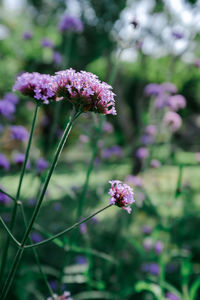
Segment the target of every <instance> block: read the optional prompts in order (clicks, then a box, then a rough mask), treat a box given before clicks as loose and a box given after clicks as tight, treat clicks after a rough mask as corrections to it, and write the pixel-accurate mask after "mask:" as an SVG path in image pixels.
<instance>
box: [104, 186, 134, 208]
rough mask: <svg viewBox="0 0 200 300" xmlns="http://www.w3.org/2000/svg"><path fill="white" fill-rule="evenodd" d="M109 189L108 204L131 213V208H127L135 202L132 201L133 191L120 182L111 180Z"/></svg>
mask: <svg viewBox="0 0 200 300" xmlns="http://www.w3.org/2000/svg"><path fill="white" fill-rule="evenodd" d="M109 183H110V184H111V188H110V190H109V193H108V194H109V195H110V196H111V198H110V199H109V200H110V204H114V205H117V206H118V207H121V208H122V209H124V210H127V212H128V213H129V214H130V213H131V207H130V206H129V205H130V204H132V203H133V202H135V200H134V199H133V195H134V193H133V189H132V188H131V187H130V186H128V185H127V184H125V183H122V182H121V181H120V180H111V181H109Z"/></svg>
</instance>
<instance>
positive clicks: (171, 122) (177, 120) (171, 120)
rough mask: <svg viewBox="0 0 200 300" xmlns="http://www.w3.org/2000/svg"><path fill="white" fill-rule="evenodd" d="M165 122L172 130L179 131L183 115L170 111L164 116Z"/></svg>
mask: <svg viewBox="0 0 200 300" xmlns="http://www.w3.org/2000/svg"><path fill="white" fill-rule="evenodd" d="M163 122H164V124H165V125H167V126H168V127H169V128H170V129H171V131H173V132H175V131H177V130H178V129H179V128H180V127H181V124H182V120H181V117H180V116H179V115H178V114H177V113H176V112H174V111H168V112H167V113H166V114H165V115H164V118H163Z"/></svg>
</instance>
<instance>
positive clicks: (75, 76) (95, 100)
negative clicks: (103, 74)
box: [53, 69, 116, 115]
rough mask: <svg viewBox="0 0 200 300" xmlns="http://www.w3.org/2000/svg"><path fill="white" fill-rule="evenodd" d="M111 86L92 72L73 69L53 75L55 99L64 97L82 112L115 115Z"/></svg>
mask: <svg viewBox="0 0 200 300" xmlns="http://www.w3.org/2000/svg"><path fill="white" fill-rule="evenodd" d="M111 89H112V87H111V86H110V85H108V84H107V83H105V82H101V81H100V80H99V79H98V77H97V76H96V75H94V74H92V73H89V72H85V71H81V72H76V71H75V70H73V69H68V70H65V71H60V72H57V73H56V76H54V77H53V91H54V93H55V95H56V98H57V100H62V99H66V100H68V101H70V102H71V103H72V104H74V105H75V106H76V107H77V108H78V109H80V110H81V111H83V112H87V111H94V112H96V113H102V114H113V115H116V110H115V106H114V103H115V101H114V93H113V92H112V91H111Z"/></svg>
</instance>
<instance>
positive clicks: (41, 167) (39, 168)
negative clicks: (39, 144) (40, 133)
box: [36, 157, 49, 174]
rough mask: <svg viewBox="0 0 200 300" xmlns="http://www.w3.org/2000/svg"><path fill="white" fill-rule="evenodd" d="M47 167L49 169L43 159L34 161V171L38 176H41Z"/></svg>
mask: <svg viewBox="0 0 200 300" xmlns="http://www.w3.org/2000/svg"><path fill="white" fill-rule="evenodd" d="M48 167H49V163H48V162H47V161H46V160H45V159H44V158H43V157H40V158H39V159H38V160H37V161H36V169H37V173H38V174H41V173H42V172H43V171H44V170H45V169H47V168H48Z"/></svg>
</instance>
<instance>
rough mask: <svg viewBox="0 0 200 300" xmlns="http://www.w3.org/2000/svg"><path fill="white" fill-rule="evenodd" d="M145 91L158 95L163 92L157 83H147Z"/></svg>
mask: <svg viewBox="0 0 200 300" xmlns="http://www.w3.org/2000/svg"><path fill="white" fill-rule="evenodd" d="M144 92H145V94H146V95H147V96H158V95H159V94H160V93H161V87H160V85H159V84H157V83H149V84H148V85H146V87H145V89H144Z"/></svg>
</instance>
